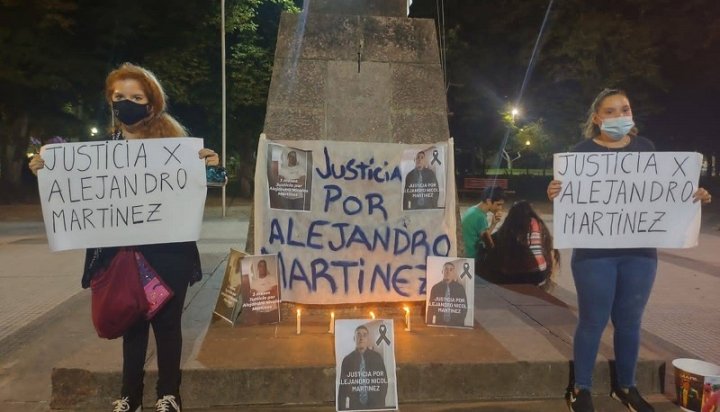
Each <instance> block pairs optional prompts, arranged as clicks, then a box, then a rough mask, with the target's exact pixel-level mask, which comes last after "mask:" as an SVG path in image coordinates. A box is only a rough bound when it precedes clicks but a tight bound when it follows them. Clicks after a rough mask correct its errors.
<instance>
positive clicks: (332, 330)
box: [328, 312, 335, 334]
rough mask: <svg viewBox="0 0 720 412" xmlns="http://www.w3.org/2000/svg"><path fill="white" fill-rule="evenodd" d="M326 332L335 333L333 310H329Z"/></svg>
mask: <svg viewBox="0 0 720 412" xmlns="http://www.w3.org/2000/svg"><path fill="white" fill-rule="evenodd" d="M328 333H332V334H334V333H335V312H330V329H329V330H328Z"/></svg>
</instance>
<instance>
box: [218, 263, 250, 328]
mask: <svg viewBox="0 0 720 412" xmlns="http://www.w3.org/2000/svg"><path fill="white" fill-rule="evenodd" d="M245 256H246V255H245V253H243V252H240V251H239V250H235V249H230V255H229V256H228V264H227V266H226V267H225V277H224V278H223V282H222V285H220V294H219V295H218V298H217V302H216V303H215V310H214V311H213V313H214V314H215V315H217V316H218V317H220V318H221V319H224V320H226V321H228V322H230V323H232V324H235V320H236V319H237V315H238V313H240V309H241V308H242V306H241V305H240V304H238V302H239V301H240V284H241V282H242V276H241V273H240V261H241V260H242V258H243V257H245Z"/></svg>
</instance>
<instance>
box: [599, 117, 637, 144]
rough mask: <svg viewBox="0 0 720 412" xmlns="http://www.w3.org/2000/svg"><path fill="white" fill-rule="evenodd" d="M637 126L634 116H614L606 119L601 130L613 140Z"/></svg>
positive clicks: (620, 137)
mask: <svg viewBox="0 0 720 412" xmlns="http://www.w3.org/2000/svg"><path fill="white" fill-rule="evenodd" d="M633 126H635V123H634V122H633V118H632V116H621V117H613V118H610V119H604V120H603V121H602V125H601V126H600V130H602V131H603V132H605V134H606V135H608V136H610V137H611V138H612V139H613V140H620V139H622V138H623V137H624V136H625V135H626V134H628V132H629V131H630V130H631V129H632V128H633Z"/></svg>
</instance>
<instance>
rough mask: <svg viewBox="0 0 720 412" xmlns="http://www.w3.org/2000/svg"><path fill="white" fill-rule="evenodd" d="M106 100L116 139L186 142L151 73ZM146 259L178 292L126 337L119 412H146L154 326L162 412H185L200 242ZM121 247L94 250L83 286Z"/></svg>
mask: <svg viewBox="0 0 720 412" xmlns="http://www.w3.org/2000/svg"><path fill="white" fill-rule="evenodd" d="M105 95H106V98H107V101H108V103H109V104H110V105H111V106H112V112H113V123H114V128H113V132H112V138H113V139H150V138H156V137H184V136H187V131H186V130H185V128H184V127H183V126H182V125H181V124H180V123H178V121H177V120H175V119H174V118H173V117H172V116H170V115H169V114H168V113H167V112H166V104H165V99H166V97H165V93H164V92H163V89H162V87H161V86H160V83H159V82H158V80H157V79H156V78H155V76H154V75H153V74H152V73H151V72H150V71H148V70H146V69H144V68H142V67H139V66H135V65H133V64H130V63H125V64H123V65H121V66H120V67H119V68H117V69H116V70H113V71H112V72H111V73H110V74H109V75H108V77H107V79H106V81H105ZM198 156H199V157H200V158H201V159H205V162H206V164H208V165H211V166H215V165H217V164H218V163H219V157H218V155H217V153H215V152H214V151H212V150H210V149H206V148H203V149H201V150H200V151H199V153H198ZM42 167H44V162H43V160H42V158H41V157H40V155H35V157H34V158H33V159H32V160H31V162H30V169H31V170H32V171H33V173H35V174H37V171H38V170H39V169H41V168H42ZM136 249H137V250H139V251H140V252H142V254H143V255H144V257H145V259H147V261H148V262H149V263H150V265H151V266H152V267H153V268H154V269H155V271H156V272H157V273H158V275H159V276H160V277H161V278H162V279H163V280H164V281H165V283H166V284H167V285H168V286H169V287H170V288H171V289H172V290H173V292H174V295H173V297H172V298H171V299H170V300H169V301H168V302H167V303H166V304H165V306H163V308H162V309H160V311H158V313H157V314H156V315H155V316H154V317H153V318H152V319H151V320H149V321H147V320H145V319H142V320H140V321H138V322H137V323H136V324H135V325H133V326H132V327H130V329H129V330H127V331H126V332H125V334H124V335H123V376H122V388H121V390H120V398H119V399H118V400H116V401H115V402H113V405H114V409H113V411H130V412H135V411H141V410H142V399H143V377H144V374H145V371H144V366H145V356H146V352H147V345H148V337H149V330H150V325H152V326H153V332H154V335H155V341H156V344H157V363H158V381H157V386H156V390H157V402H156V405H155V406H156V410H158V411H180V410H181V405H182V402H181V400H180V378H181V372H180V356H181V352H182V333H181V327H180V326H181V316H182V309H183V303H184V301H185V294H186V292H187V288H188V286H189V285H190V284H192V283H194V282H196V281H198V280H200V279H201V278H202V272H201V269H200V255H199V253H198V249H197V245H196V243H195V242H178V243H163V244H153V245H138V246H136ZM118 250H119V248H115V247H111V248H102V249H88V250H87V253H86V256H85V270H84V274H83V279H82V286H83V287H84V288H87V287H89V286H90V280H91V278H92V276H93V274H94V273H96V272H97V271H98V270H99V269H100V268H103V267H107V266H108V265H109V263H110V262H111V261H112V259H113V257H114V256H115V254H116V253H117V252H118Z"/></svg>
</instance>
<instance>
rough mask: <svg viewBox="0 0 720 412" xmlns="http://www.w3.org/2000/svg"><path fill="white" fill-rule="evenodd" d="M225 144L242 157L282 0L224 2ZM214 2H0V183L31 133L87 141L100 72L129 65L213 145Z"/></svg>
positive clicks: (216, 76)
mask: <svg viewBox="0 0 720 412" xmlns="http://www.w3.org/2000/svg"><path fill="white" fill-rule="evenodd" d="M226 10H227V18H226V31H227V38H228V41H227V44H228V59H227V69H228V76H229V79H230V80H229V82H228V113H229V119H228V120H229V122H228V130H229V136H230V138H229V139H228V140H229V145H228V146H229V150H230V151H231V152H234V153H236V154H242V156H243V157H244V158H245V159H249V157H250V156H252V152H253V150H252V149H253V148H254V144H255V143H256V141H257V136H258V135H259V132H260V130H261V127H262V124H263V121H264V120H263V116H264V105H265V99H266V96H267V89H268V87H269V79H270V73H271V69H272V58H273V53H274V46H275V36H276V33H277V25H278V21H279V16H280V13H281V12H282V11H285V10H289V11H297V10H298V9H297V6H296V4H295V2H293V1H292V0H226ZM219 37H220V3H219V2H187V1H183V0H162V1H161V0H122V1H120V0H108V1H104V2H97V1H94V0H26V1H20V0H0V61H2V62H3V64H2V65H0V93H2V96H3V98H2V99H0V182H4V187H7V186H8V185H16V184H17V182H18V179H19V176H20V171H21V170H22V163H23V159H25V150H26V149H27V142H28V139H29V137H30V136H31V135H33V136H37V137H41V138H42V137H49V136H52V135H56V134H60V135H63V136H65V137H70V138H72V139H74V140H78V139H85V138H88V137H89V136H88V129H89V126H91V125H92V126H97V127H98V128H100V129H102V128H103V126H106V125H107V124H108V121H109V111H108V108H107V103H106V102H105V101H104V95H103V91H102V87H103V84H104V80H103V79H104V77H105V76H106V74H107V73H108V72H109V71H110V70H112V69H113V68H114V67H117V66H118V65H119V64H120V63H122V62H125V61H130V62H133V63H137V64H140V65H143V66H145V67H147V68H149V69H150V70H152V71H154V72H155V73H156V74H157V76H158V77H159V78H160V79H161V81H162V83H163V86H164V87H165V89H166V92H167V94H168V96H169V102H170V110H171V112H172V113H173V114H174V115H176V116H177V117H178V118H179V119H180V120H181V121H182V122H183V123H184V124H185V125H186V126H188V128H189V129H190V130H191V132H192V133H193V134H194V135H196V136H203V137H205V138H206V139H207V140H208V143H206V144H207V145H208V146H209V147H216V148H219V146H220V124H221V122H220V112H221V107H220V101H221V99H220V95H221V90H220V75H221V69H220V39H219Z"/></svg>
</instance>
